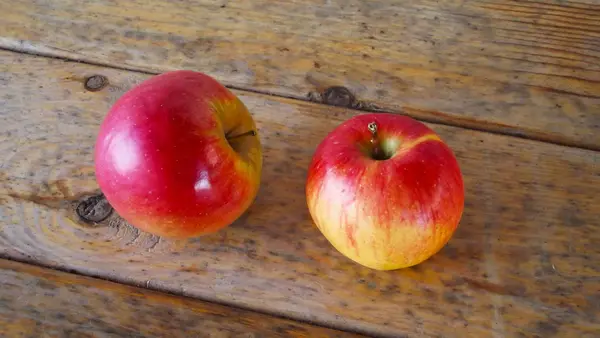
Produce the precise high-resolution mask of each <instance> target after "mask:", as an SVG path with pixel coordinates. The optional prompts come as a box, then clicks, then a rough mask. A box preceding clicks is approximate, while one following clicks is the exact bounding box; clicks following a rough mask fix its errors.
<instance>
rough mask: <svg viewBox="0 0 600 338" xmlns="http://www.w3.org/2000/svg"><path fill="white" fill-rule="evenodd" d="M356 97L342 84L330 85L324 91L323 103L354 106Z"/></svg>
mask: <svg viewBox="0 0 600 338" xmlns="http://www.w3.org/2000/svg"><path fill="white" fill-rule="evenodd" d="M355 102H356V97H355V96H354V94H352V93H351V92H350V91H349V90H348V88H346V87H342V86H334V87H329V88H327V89H326V90H325V91H324V92H323V103H325V104H330V105H334V106H340V107H353V106H354V104H355Z"/></svg>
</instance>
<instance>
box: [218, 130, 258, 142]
mask: <svg viewBox="0 0 600 338" xmlns="http://www.w3.org/2000/svg"><path fill="white" fill-rule="evenodd" d="M243 136H256V131H254V130H249V131H247V132H245V133H241V134H239V135H234V136H227V135H225V138H226V139H227V140H228V141H231V140H233V139H236V138H238V137H243Z"/></svg>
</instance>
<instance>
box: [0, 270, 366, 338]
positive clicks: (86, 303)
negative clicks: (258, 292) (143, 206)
mask: <svg viewBox="0 0 600 338" xmlns="http://www.w3.org/2000/svg"><path fill="white" fill-rule="evenodd" d="M0 282H2V289H0V336H2V337H35V338H38V337H232V336H237V335H240V336H244V335H245V336H252V335H255V336H259V337H264V336H286V337H357V336H358V335H355V334H351V333H346V332H341V331H336V330H329V329H325V328H320V327H317V326H312V325H308V324H303V323H298V322H294V321H291V320H285V319H281V318H276V317H271V316H267V315H261V314H258V313H254V312H250V311H245V310H239V309H234V308H230V307H226V306H222V305H217V304H212V303H207V302H202V301H198V300H194V299H189V298H183V297H178V296H173V295H168V294H164V293H159V292H155V291H150V290H147V289H142V288H138V287H131V286H125V285H122V284H117V283H113V282H108V281H104V280H100V279H94V278H89V277H83V276H79V275H74V274H69V273H65V272H59V271H56V270H51V269H44V268H40V267H36V266H31V265H28V264H23V263H17V262H12V261H8V260H4V259H1V260H0Z"/></svg>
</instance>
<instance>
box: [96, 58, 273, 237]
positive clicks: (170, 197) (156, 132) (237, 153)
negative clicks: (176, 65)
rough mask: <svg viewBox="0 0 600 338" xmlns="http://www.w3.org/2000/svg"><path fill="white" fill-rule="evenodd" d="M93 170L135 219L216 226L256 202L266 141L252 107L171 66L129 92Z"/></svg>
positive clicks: (200, 230)
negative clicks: (261, 140)
mask: <svg viewBox="0 0 600 338" xmlns="http://www.w3.org/2000/svg"><path fill="white" fill-rule="evenodd" d="M95 167H96V178H97V181H98V184H99V186H100V189H101V190H102V192H103V193H104V195H105V196H106V199H107V200H108V202H109V203H110V204H111V205H112V206H113V207H114V209H115V210H116V211H117V213H119V215H120V216H121V217H123V218H124V219H125V220H126V221H128V222H129V223H130V224H132V225H134V226H136V227H138V228H139V229H141V230H144V231H146V232H149V233H152V234H155V235H160V236H166V237H180V238H186V237H192V236H199V235H203V234H207V233H211V232H215V231H218V230H220V229H222V228H224V227H226V226H228V225H229V224H231V223H232V222H233V221H234V220H236V219H237V218H238V217H239V216H241V215H242V213H244V212H245V211H246V209H248V207H249V206H250V205H251V204H252V202H253V200H254V198H255V196H256V194H257V192H258V189H259V184H260V176H261V170H262V148H261V144H260V141H259V137H258V133H257V131H256V126H255V123H254V120H253V118H252V115H251V114H250V113H249V112H248V110H247V109H246V107H245V106H244V104H243V103H242V102H241V101H240V100H239V99H238V98H237V97H236V96H235V95H234V94H233V93H232V92H230V91H229V90H228V89H227V88H225V87H224V86H223V85H221V84H220V83H219V82H217V81H216V80H215V79H213V78H211V77H209V76H208V75H205V74H202V73H199V72H193V71H183V70H182V71H173V72H168V73H164V74H161V75H158V76H154V77H152V78H150V79H148V80H146V81H144V82H143V83H141V84H139V85H138V86H136V87H134V88H133V89H131V90H129V91H128V92H127V93H125V94H124V95H123V96H122V97H121V98H120V99H119V100H118V101H117V102H116V103H115V104H114V105H113V107H112V108H111V110H110V111H109V113H108V115H107V116H106V118H105V120H104V121H103V123H102V125H101V127H100V132H99V134H98V139H97V143H96V149H95Z"/></svg>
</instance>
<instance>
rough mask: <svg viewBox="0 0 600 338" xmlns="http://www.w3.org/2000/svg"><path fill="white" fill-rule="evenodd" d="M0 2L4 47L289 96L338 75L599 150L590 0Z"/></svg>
mask: <svg viewBox="0 0 600 338" xmlns="http://www.w3.org/2000/svg"><path fill="white" fill-rule="evenodd" d="M0 12H1V13H3V14H4V15H3V16H2V17H1V18H0V27H2V28H1V30H0V46H3V47H4V48H10V49H13V50H20V51H26V52H33V53H42V54H47V55H56V56H61V57H66V58H70V59H76V60H83V61H88V62H94V63H100V64H105V65H111V66H115V67H124V68H127V69H139V70H145V71H149V72H162V71H167V70H173V69H182V68H183V69H194V70H199V71H202V72H206V73H209V74H211V75H213V76H215V77H217V78H218V79H219V80H221V81H223V82H224V83H226V84H228V85H231V86H234V87H238V88H245V89H252V90H254V91H260V92H268V93H274V94H277V95H282V96H291V97H295V98H306V97H307V95H308V94H309V93H313V92H316V93H317V94H318V93H322V92H323V91H325V90H326V89H327V88H329V87H331V86H345V87H346V88H349V89H350V91H351V92H352V93H353V95H354V96H355V97H356V98H357V100H358V102H354V106H361V107H366V108H374V109H383V110H389V111H403V112H405V113H407V114H411V115H413V116H417V117H420V118H424V119H427V120H429V121H434V122H435V121H437V122H443V123H445V124H451V125H459V126H468V127H470V128H475V129H484V130H489V131H494V132H498V133H505V134H512V135H520V136H525V137H528V138H533V139H539V140H544V141H548V142H554V143H558V144H566V145H575V146H579V147H584V148H588V149H596V150H600V133H598V128H600V113H599V112H600V3H598V1H595V0H591V1H588V2H584V1H569V2H566V1H558V0H537V1H529V0H528V1H517V0H485V1H482V0H418V1H400V0H396V1H363V0H330V1H323V0H310V1H294V0H285V1H270V0H258V1H244V0H237V1H235V0H219V1H209V0H182V1H177V2H175V3H173V2H165V1H162V0H144V1H141V0H137V1H125V0H115V1H91V2H84V3H82V2H81V1H74V0H57V1H47V0H46V1H40V0H27V1H18V2H14V1H0ZM310 97H311V98H313V99H317V100H322V95H313V94H311V95H310ZM342 101H343V100H342ZM344 103H349V102H344Z"/></svg>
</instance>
